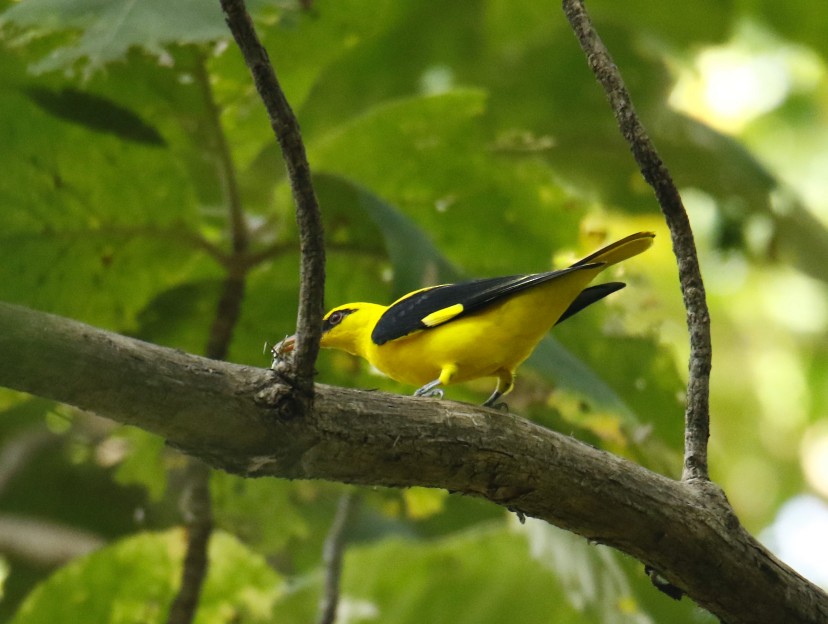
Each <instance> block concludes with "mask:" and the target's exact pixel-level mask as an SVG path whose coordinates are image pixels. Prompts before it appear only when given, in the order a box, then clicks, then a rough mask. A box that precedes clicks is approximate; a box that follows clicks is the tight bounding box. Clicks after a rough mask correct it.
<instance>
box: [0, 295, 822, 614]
mask: <svg viewBox="0 0 828 624" xmlns="http://www.w3.org/2000/svg"><path fill="white" fill-rule="evenodd" d="M0 354H2V355H0V385H3V386H6V387H9V388H13V389H16V390H22V391H25V392H30V393H32V394H36V395H39V396H43V397H47V398H51V399H54V400H57V401H61V402H64V403H68V404H70V405H74V406H76V407H79V408H81V409H86V410H90V411H94V412H96V413H98V414H100V415H102V416H107V417H109V418H112V419H114V420H117V421H119V422H123V423H127V424H131V425H135V426H138V427H141V428H142V429H146V430H147V431H151V432H153V433H156V434H158V435H160V436H163V437H164V438H166V439H167V441H168V442H169V443H170V444H172V445H174V446H177V447H179V448H181V449H184V450H186V451H187V452H189V453H191V454H192V455H195V456H197V457H199V458H201V459H203V460H205V461H206V462H208V463H210V464H211V465H213V466H215V467H217V468H221V469H224V470H228V471H231V472H235V473H239V474H243V475H246V476H250V477H253V476H277V477H287V478H294V479H295V478H303V479H328V480H332V481H341V482H345V483H358V484H365V485H383V486H393V487H405V486H412V485H420V486H427V487H439V488H445V489H448V490H451V491H453V492H459V493H463V494H467V495H472V496H481V497H484V498H487V499H489V500H490V501H492V502H494V503H497V504H499V505H503V506H506V507H510V508H512V509H515V510H518V511H520V512H522V513H524V514H526V515H527V516H534V517H537V518H541V519H543V520H546V521H548V522H550V523H552V524H555V525H557V526H559V527H562V528H564V529H568V530H570V531H574V532H576V533H578V534H580V535H583V536H584V537H586V538H588V539H590V540H592V541H595V542H600V543H603V544H608V545H610V546H613V547H615V548H618V549H619V550H622V551H624V552H626V553H629V554H630V555H632V556H634V557H636V558H638V559H639V560H641V561H642V562H644V563H646V564H648V565H650V566H652V567H654V568H655V569H656V570H658V571H660V572H661V573H662V574H663V575H664V576H665V577H666V578H667V580H669V581H670V582H671V583H673V584H674V585H676V586H677V587H679V588H681V589H682V590H684V591H685V592H686V593H687V594H688V595H689V596H690V597H691V598H693V599H694V600H695V601H696V602H698V603H699V604H700V605H701V606H703V607H705V608H707V609H709V610H710V611H712V612H713V613H715V614H716V615H718V616H719V617H721V618H722V619H723V620H724V621H726V622H728V623H729V624H739V623H745V624H747V623H750V624H757V623H761V622H814V623H823V622H826V621H828V596H827V595H826V594H825V593H824V592H822V591H821V590H820V589H819V588H817V587H815V586H814V585H812V584H811V583H809V582H808V581H806V580H805V579H803V578H802V577H800V576H799V575H797V574H796V573H795V572H793V571H792V570H791V569H790V568H788V567H787V566H786V565H784V564H783V563H781V562H779V561H778V560H777V559H776V558H775V557H773V556H772V555H771V554H770V553H768V552H767V551H766V550H765V549H764V548H763V547H762V546H761V545H760V544H759V543H758V542H756V541H755V540H754V539H753V538H752V537H751V536H750V535H749V534H748V533H747V532H746V531H745V530H744V529H743V528H742V527H741V525H740V524H739V521H738V519H737V518H736V516H735V515H734V514H733V512H732V510H731V509H730V507H729V505H728V504H727V502H726V500H725V499H724V496H723V495H722V494H721V493H720V491H719V490H718V489H717V488H716V487H715V486H714V485H713V484H706V485H704V486H699V484H698V483H695V484H693V483H686V482H678V481H673V480H671V479H668V478H666V477H663V476H661V475H658V474H655V473H652V472H650V471H648V470H645V469H644V468H642V467H640V466H638V465H636V464H633V463H632V462H629V461H627V460H624V459H621V458H619V457H616V456H614V455H612V454H610V453H606V452H604V451H601V450H598V449H595V448H592V447H590V446H588V445H586V444H583V443H581V442H579V441H577V440H574V439H572V438H569V437H566V436H563V435H561V434H559V433H556V432H554V431H550V430H547V429H544V428H542V427H540V426H538V425H536V424H534V423H531V422H529V421H527V420H524V419H523V418H520V417H519V416H515V415H512V414H504V413H502V412H497V411H494V410H488V409H484V408H481V407H476V406H471V405H466V404H462V403H455V402H451V401H439V400H430V399H415V398H411V397H405V396H397V395H389V394H385V393H380V392H364V391H357V390H346V389H341V388H333V387H329V386H324V385H317V387H316V396H315V400H314V408H313V411H312V412H311V413H310V414H308V415H307V416H304V417H302V416H298V415H297V414H299V413H300V412H299V411H298V410H297V409H296V408H297V405H296V403H295V402H294V401H295V400H294V399H293V398H292V389H291V388H290V387H288V386H286V385H284V384H283V383H281V382H280V380H279V379H278V377H277V376H276V375H275V373H274V372H273V371H271V370H267V369H258V368H251V367H246V366H238V365H234V364H227V363H224V362H217V361H214V360H208V359H205V358H201V357H197V356H193V355H189V354H186V353H182V352H180V351H175V350H171V349H166V348H163V347H159V346H156V345H151V344H147V343H144V342H141V341H138V340H134V339H131V338H125V337H123V336H119V335H116V334H112V333H109V332H105V331H102V330H98V329H95V328H93V327H90V326H88V325H84V324H82V323H78V322H75V321H71V320H68V319H63V318H60V317H56V316H51V315H47V314H43V313H40V312H35V311H32V310H28V309H26V308H21V307H18V306H13V305H8V304H0Z"/></svg>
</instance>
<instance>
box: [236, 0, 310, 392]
mask: <svg viewBox="0 0 828 624" xmlns="http://www.w3.org/2000/svg"><path fill="white" fill-rule="evenodd" d="M221 7H222V9H223V10H224V16H225V20H226V21H227V25H228V26H229V28H230V31H231V32H232V33H233V37H234V38H235V40H236V43H237V44H238V46H239V49H240V50H241V53H242V55H243V56H244V61H245V63H246V64H247V66H248V68H249V69H250V73H251V74H252V75H253V81H254V82H255V84H256V89H257V90H258V92H259V95H260V97H261V98H262V101H263V102H264V105H265V108H267V113H268V116H269V117H270V124H271V126H272V127H273V131H274V132H275V134H276V138H277V140H278V141H279V146H280V147H281V149H282V156H283V157H284V159H285V164H286V165H287V171H288V177H289V178H290V185H291V189H292V191H293V199H294V202H295V203H296V221H297V223H298V224H299V246H300V249H301V253H302V264H301V268H300V280H301V281H300V290H299V315H298V318H297V321H296V331H297V335H298V340H297V343H298V346H297V350H296V354H295V356H294V371H295V374H296V379H295V383H296V384H297V387H298V388H299V389H300V390H301V391H302V393H303V394H304V395H305V396H312V394H313V376H314V372H315V371H314V366H315V363H316V356H317V354H318V352H319V338H320V336H321V332H322V313H323V309H322V305H323V295H324V288H325V247H324V238H323V232H322V218H321V215H320V212H319V205H318V203H317V200H316V195H315V193H314V190H313V184H312V182H311V172H310V166H309V165H308V160H307V156H306V155H305V147H304V145H303V144H302V137H301V134H300V131H299V124H298V122H297V121H296V117H295V116H294V114H293V111H292V110H291V108H290V105H289V104H288V101H287V99H286V98H285V94H284V93H283V91H282V88H281V86H280V85H279V81H278V80H277V78H276V73H275V71H274V69H273V66H272V65H271V64H270V59H269V58H268V55H267V51H266V50H265V49H264V47H263V46H262V44H261V42H260V41H259V38H258V36H257V35H256V31H255V28H254V27H253V21H252V20H251V18H250V15H249V14H248V13H247V9H246V8H245V5H244V0H221Z"/></svg>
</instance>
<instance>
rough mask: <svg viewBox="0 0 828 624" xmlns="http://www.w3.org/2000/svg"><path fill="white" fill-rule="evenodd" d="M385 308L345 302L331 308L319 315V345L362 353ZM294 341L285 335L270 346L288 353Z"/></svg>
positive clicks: (357, 353) (292, 347) (280, 351)
mask: <svg viewBox="0 0 828 624" xmlns="http://www.w3.org/2000/svg"><path fill="white" fill-rule="evenodd" d="M385 309H386V308H385V306H381V305H377V304H375V303H346V304H344V305H341V306H337V307H335V308H333V309H332V310H330V311H329V312H328V313H327V314H325V316H324V317H323V318H322V340H321V342H320V346H321V347H322V348H323V349H339V350H341V351H347V352H348V353H351V354H352V355H360V356H364V353H365V348H366V345H367V343H368V342H370V341H371V332H372V331H373V329H374V325H376V323H377V321H378V320H379V317H380V316H382V313H383V312H384V311H385ZM295 345H296V336H295V335H294V336H288V337H287V338H285V339H284V340H283V341H282V342H280V343H279V344H278V345H276V346H275V347H274V348H273V350H274V354H275V353H276V352H277V350H278V352H279V353H280V354H286V353H290V352H291V351H293V350H294V348H295Z"/></svg>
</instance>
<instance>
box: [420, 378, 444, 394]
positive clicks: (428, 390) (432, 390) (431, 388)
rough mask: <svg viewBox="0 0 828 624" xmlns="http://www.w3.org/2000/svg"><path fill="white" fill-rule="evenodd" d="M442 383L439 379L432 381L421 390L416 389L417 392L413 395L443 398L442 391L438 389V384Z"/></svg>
mask: <svg viewBox="0 0 828 624" xmlns="http://www.w3.org/2000/svg"><path fill="white" fill-rule="evenodd" d="M442 383H443V382H442V381H440V379H439V378H438V379H435V380H434V381H429V382H428V383H427V384H426V385H424V386H423V387H422V388H418V389H417V391H416V392H415V393H414V396H418V397H434V398H436V399H442V398H443V389H442V388H438V386H439V385H440V384H442Z"/></svg>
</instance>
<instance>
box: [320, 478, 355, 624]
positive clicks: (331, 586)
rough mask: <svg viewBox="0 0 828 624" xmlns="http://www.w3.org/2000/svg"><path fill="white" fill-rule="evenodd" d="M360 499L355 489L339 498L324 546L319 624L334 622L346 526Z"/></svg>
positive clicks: (331, 623) (337, 603)
mask: <svg viewBox="0 0 828 624" xmlns="http://www.w3.org/2000/svg"><path fill="white" fill-rule="evenodd" d="M357 501H358V499H357V497H356V494H355V493H354V491H353V490H349V491H347V492H345V493H344V494H343V495H342V496H341V497H340V499H339V505H338V506H337V508H336V515H335V516H334V519H333V522H332V523H331V528H330V530H329V531H328V536H327V537H326V538H325V545H324V546H323V547H322V562H323V563H324V565H325V585H324V587H323V590H322V596H321V597H320V599H319V615H318V617H317V619H316V623H317V624H334V622H336V609H337V607H338V605H339V581H340V578H341V577H342V553H343V552H344V550H345V528H346V527H347V525H348V518H349V517H350V515H351V513H352V511H353V508H354V507H355V506H356V503H357Z"/></svg>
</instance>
